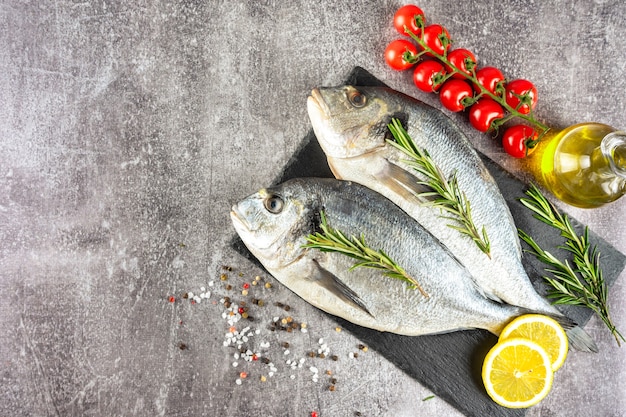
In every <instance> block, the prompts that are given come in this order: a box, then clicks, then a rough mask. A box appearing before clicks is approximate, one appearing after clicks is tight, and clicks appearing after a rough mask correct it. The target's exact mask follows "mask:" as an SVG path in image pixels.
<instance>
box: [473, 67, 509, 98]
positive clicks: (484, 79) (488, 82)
mask: <svg viewBox="0 0 626 417" xmlns="http://www.w3.org/2000/svg"><path fill="white" fill-rule="evenodd" d="M476 79H477V80H478V82H479V83H480V85H482V86H483V87H485V88H486V89H487V91H489V92H490V93H493V94H497V93H496V87H497V85H498V83H500V82H503V81H504V75H503V74H502V71H500V70H499V69H498V68H496V67H483V68H480V69H479V70H478V71H476ZM476 92H477V93H478V92H480V88H478V87H476Z"/></svg>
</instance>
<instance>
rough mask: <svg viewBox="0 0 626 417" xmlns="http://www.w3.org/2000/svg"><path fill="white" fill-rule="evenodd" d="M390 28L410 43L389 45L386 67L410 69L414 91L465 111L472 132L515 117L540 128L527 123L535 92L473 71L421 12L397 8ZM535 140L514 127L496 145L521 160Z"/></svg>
mask: <svg viewBox="0 0 626 417" xmlns="http://www.w3.org/2000/svg"><path fill="white" fill-rule="evenodd" d="M393 24H394V27H395V28H396V30H397V31H398V32H399V33H400V34H402V35H404V36H409V37H410V38H411V39H412V41H410V40H407V39H397V40H394V41H393V42H391V43H390V44H389V45H388V46H387V48H386V50H385V60H386V62H387V64H388V65H389V66H390V67H391V68H393V69H395V70H398V71H402V70H407V69H410V68H414V69H413V82H414V84H415V86H416V87H417V88H418V89H420V90H422V91H424V92H429V93H438V94H439V99H440V101H441V104H442V105H443V106H444V107H445V108H446V109H448V110H450V111H452V112H459V111H463V110H465V109H469V111H468V117H469V121H470V124H471V125H472V126H473V127H474V128H475V129H477V130H479V131H481V132H487V131H488V130H490V129H491V130H495V129H498V128H499V127H500V126H502V125H503V124H504V123H506V122H508V121H509V120H510V119H512V118H515V117H521V118H523V119H525V120H527V121H530V122H531V123H532V122H534V123H535V124H536V125H539V126H543V125H540V124H539V122H536V121H535V120H534V119H533V118H532V114H531V110H532V109H534V107H535V105H536V103H537V89H536V88H535V86H534V85H533V84H532V83H531V82H530V81H528V80H523V79H518V80H513V81H507V80H506V79H505V77H504V75H503V74H502V72H501V71H500V70H499V69H497V68H495V67H482V68H478V65H477V60H476V57H475V56H474V54H473V53H472V52H471V51H469V50H467V49H463V48H457V49H451V40H450V34H449V33H448V31H447V30H446V28H444V27H443V26H441V25H436V24H431V25H426V19H425V17H424V12H423V11H422V10H421V9H420V8H419V7H417V6H415V5H406V6H402V7H401V8H399V9H398V11H397V12H396V14H395V15H394V19H393ZM544 130H547V128H546V129H544ZM538 140H539V133H538V131H537V129H535V128H534V127H531V126H527V125H523V124H518V125H514V126H512V127H509V128H508V129H506V131H505V132H504V134H503V136H502V145H503V147H504V149H505V150H506V152H507V153H508V154H510V155H511V156H513V157H516V158H521V157H524V156H526V155H528V154H529V153H530V152H531V151H532V150H533V149H534V146H535V145H536V143H537V142H538Z"/></svg>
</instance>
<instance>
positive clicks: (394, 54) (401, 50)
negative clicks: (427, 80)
mask: <svg viewBox="0 0 626 417" xmlns="http://www.w3.org/2000/svg"><path fill="white" fill-rule="evenodd" d="M407 52H408V53H410V55H411V56H413V57H414V56H415V55H416V54H417V48H416V47H415V45H414V44H413V43H412V42H411V41H408V40H406V39H396V40H395V41H393V42H391V43H390V44H389V45H387V48H386V49H385V61H386V62H387V65H389V66H390V67H391V68H393V69H395V70H398V71H402V70H405V69H409V68H411V67H412V66H413V65H415V62H414V61H411V60H407V58H408V57H407Z"/></svg>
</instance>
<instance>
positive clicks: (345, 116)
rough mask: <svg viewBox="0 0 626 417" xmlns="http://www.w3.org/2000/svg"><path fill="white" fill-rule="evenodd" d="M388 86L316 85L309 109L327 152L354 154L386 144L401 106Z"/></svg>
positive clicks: (312, 122)
mask: <svg viewBox="0 0 626 417" xmlns="http://www.w3.org/2000/svg"><path fill="white" fill-rule="evenodd" d="M385 90H386V89H381V88H372V87H355V86H351V85H345V86H340V87H320V88H315V89H313V91H312V92H311V94H310V95H309V97H308V100H307V109H308V113H309V118H310V119H311V124H312V125H313V131H314V132H315V136H316V137H317V140H318V141H319V143H320V146H321V147H322V149H323V150H324V152H325V153H326V155H327V156H329V157H332V158H352V157H356V156H360V155H363V154H366V153H369V152H373V151H375V150H377V149H380V148H382V147H384V146H385V143H386V142H385V139H386V138H387V137H389V136H388V134H387V132H388V128H387V125H388V124H389V122H390V121H391V118H392V117H395V115H396V114H397V113H398V112H399V110H400V109H399V108H396V106H395V105H394V103H393V102H392V101H390V100H389V99H388V97H387V94H386V93H385Z"/></svg>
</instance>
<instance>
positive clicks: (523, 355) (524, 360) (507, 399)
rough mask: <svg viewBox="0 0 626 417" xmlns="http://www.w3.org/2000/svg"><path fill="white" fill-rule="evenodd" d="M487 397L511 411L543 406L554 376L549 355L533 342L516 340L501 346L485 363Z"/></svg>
mask: <svg viewBox="0 0 626 417" xmlns="http://www.w3.org/2000/svg"><path fill="white" fill-rule="evenodd" d="M482 377H483V383H484V384H485V389H486V390H487V394H489V396H490V397H491V398H492V399H493V400H494V401H495V402H496V403H498V404H500V405H502V406H504V407H508V408H527V407H530V406H533V405H535V404H537V403H539V402H540V401H541V400H542V399H544V398H545V397H546V395H548V393H549V392H550V389H551V388H552V381H553V378H554V372H553V371H552V361H551V359H550V357H549V355H548V353H547V352H546V351H545V349H543V348H542V347H541V346H540V345H539V344H537V343H535V342H533V341H532V340H528V339H524V338H519V337H513V338H509V339H505V340H502V341H500V342H498V343H497V344H496V345H495V346H494V347H493V348H492V349H491V350H490V351H489V353H488V354H487V356H486V358H485V362H484V363H483V372H482Z"/></svg>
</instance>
